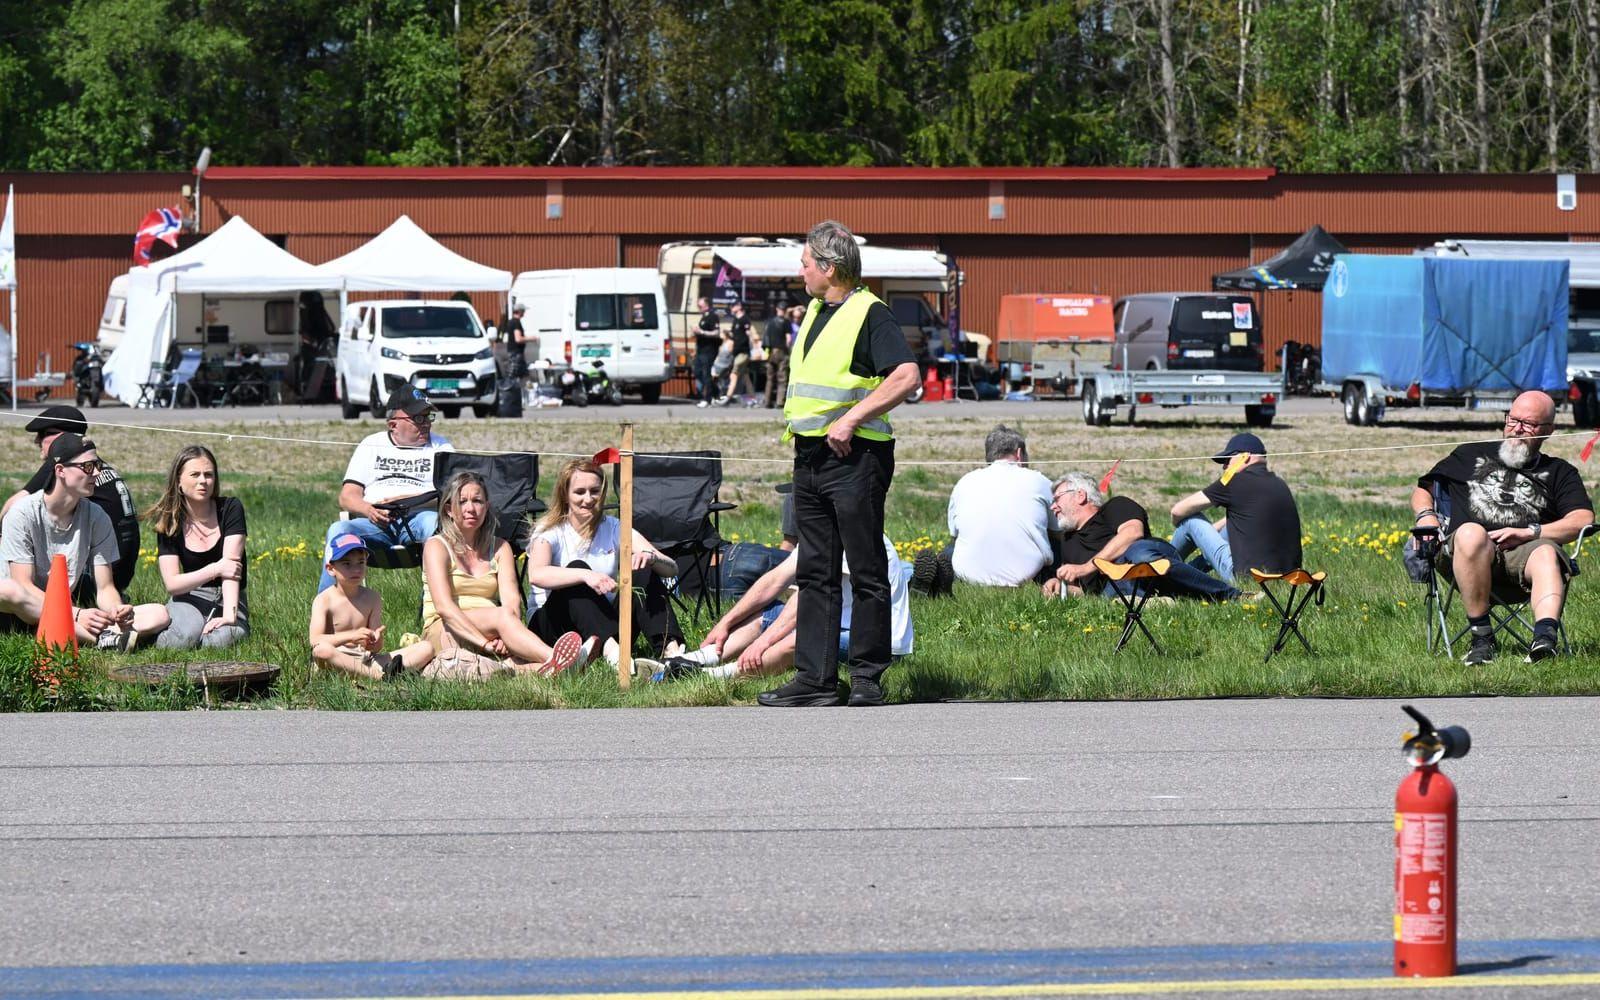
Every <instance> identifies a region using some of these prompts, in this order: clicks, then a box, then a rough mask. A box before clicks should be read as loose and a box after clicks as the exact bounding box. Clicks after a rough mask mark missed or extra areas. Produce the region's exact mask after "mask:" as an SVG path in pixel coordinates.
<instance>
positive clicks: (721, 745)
mask: <svg viewBox="0 0 1600 1000" xmlns="http://www.w3.org/2000/svg"><path fill="white" fill-rule="evenodd" d="M1596 705H1597V703H1596V702H1595V701H1593V700H1586V699H1457V700H1441V701H1435V702H1426V703H1422V704H1420V705H1419V707H1421V708H1423V710H1424V711H1426V712H1428V713H1429V714H1430V715H1431V716H1432V717H1433V718H1434V721H1435V722H1437V723H1439V724H1441V725H1443V724H1446V723H1453V724H1460V725H1464V726H1467V727H1468V728H1469V729H1470V730H1471V731H1472V734H1473V739H1474V749H1473V751H1472V754H1471V755H1470V756H1469V757H1467V758H1466V759H1465V760H1461V761H1452V762H1450V763H1449V764H1448V765H1447V770H1448V773H1449V774H1450V775H1451V776H1452V777H1453V778H1454V779H1455V781H1456V782H1457V784H1458V786H1459V787H1460V788H1461V792H1462V801H1463V807H1462V814H1461V815H1462V820H1463V832H1462V841H1463V847H1462V850H1463V855H1462V868H1461V872H1462V877H1461V896H1462V920H1461V928H1460V931H1461V938H1462V941H1463V949H1462V956H1463V961H1464V962H1465V963H1466V966H1465V968H1466V971H1467V972H1468V973H1469V974H1468V975H1466V976H1464V977H1462V979H1461V980H1460V983H1461V984H1462V986H1464V987H1466V988H1462V986H1458V987H1457V988H1454V989H1449V990H1445V991H1444V993H1443V995H1456V994H1457V993H1459V994H1460V995H1463V996H1466V995H1470V996H1474V997H1480V996H1481V997H1491V996H1492V997H1499V996H1506V997H1511V996H1518V997H1521V996H1538V997H1553V996H1561V997H1593V996H1597V995H1600V935H1597V933H1596V929H1597V928H1600V888H1597V887H1600V875H1597V873H1596V861H1597V856H1600V855H1597V850H1596V842H1597V838H1600V755H1597V753H1596V751H1597V749H1600V734H1597V732H1596V727H1595V725H1594V717H1595V709H1596ZM1406 722H1407V720H1406V719H1405V717H1404V716H1403V715H1402V714H1401V712H1400V709H1399V702H1391V701H1357V700H1302V701H1246V700H1230V701H1212V702H1153V703H1133V704H1129V703H1053V704H970V703H969V704H929V705H907V706H892V707H889V708H884V709H877V710H861V709H857V710H850V709H813V710H789V711H780V710H768V709H757V708H744V709H661V710H653V711H639V710H611V711H565V712H526V713H524V712H496V713H466V712H460V713H446V714H427V713H416V714H379V713H372V714H368V713H359V712H351V713H319V712H249V711H234V712H210V713H208V712H198V711H197V712H188V713H181V714H131V713H129V714H115V715H76V716H72V715H67V716H50V715H37V716H0V803H4V807H5V808H4V814H3V818H0V914H3V917H0V995H3V996H29V997H33V996H47V997H69V996H151V997H155V996H162V997H168V996H182V997H246V996H248V997H258V996H300V997H351V996H380V995H384V996H387V995H411V996H464V995H474V994H489V993H494V994H497V995H498V994H509V995H527V994H533V993H542V994H559V995H565V996H571V995H575V994H587V993H608V994H611V995H614V996H617V995H629V994H635V993H654V994H656V995H658V996H662V997H680V996H685V995H688V994H689V993H691V992H693V991H710V993H708V994H706V995H716V996H722V997H728V998H738V1000H750V998H756V1000H777V998H779V997H783V998H794V1000H839V998H842V997H847V996H849V997H856V996H860V997H868V998H877V1000H922V998H932V997H947V996H1008V997H1010V996H1075V995H1090V993H1091V991H1099V992H1097V993H1093V995H1104V994H1105V993H1106V992H1108V991H1110V992H1115V993H1117V994H1118V995H1173V996H1185V995H1196V996H1198V995H1207V996H1216V995H1243V994H1245V993H1256V992H1266V993H1275V994H1277V995H1285V996H1294V997H1313V996H1322V995H1334V993H1335V992H1337V995H1339V996H1363V995H1379V994H1384V993H1387V992H1388V991H1387V990H1386V989H1384V988H1383V987H1384V986H1385V985H1388V984H1392V982H1393V981H1392V980H1389V979H1388V978H1387V977H1388V976H1389V973H1390V945H1389V937H1390V932H1391V905H1392V903H1391V900H1392V888H1391V886H1392V875H1393V847H1392V843H1393V825H1392V803H1393V794H1394V789H1395V786H1396V784H1397V783H1398V781H1399V780H1400V778H1401V777H1402V776H1403V774H1404V772H1405V766H1404V762H1403V761H1402V759H1401V757H1400V754H1399V740H1400V735H1401V733H1402V731H1403V729H1404V728H1405V724H1406ZM1163 984H1166V985H1163ZM1207 984H1209V985H1207ZM695 995H699V994H695Z"/></svg>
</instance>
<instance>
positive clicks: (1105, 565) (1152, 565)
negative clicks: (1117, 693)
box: [1094, 559, 1172, 653]
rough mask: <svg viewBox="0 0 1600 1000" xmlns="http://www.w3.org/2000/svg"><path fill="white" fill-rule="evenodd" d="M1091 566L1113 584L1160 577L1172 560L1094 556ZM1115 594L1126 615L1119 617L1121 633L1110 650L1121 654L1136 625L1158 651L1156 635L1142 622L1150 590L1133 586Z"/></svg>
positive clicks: (1159, 650) (1164, 574)
mask: <svg viewBox="0 0 1600 1000" xmlns="http://www.w3.org/2000/svg"><path fill="white" fill-rule="evenodd" d="M1094 568H1095V569H1097V570H1099V571H1100V573H1101V575H1102V576H1104V577H1105V578H1106V579H1107V580H1110V581H1111V582H1113V583H1122V582H1123V581H1129V582H1133V581H1137V580H1160V579H1162V578H1163V577H1165V576H1166V575H1167V570H1169V569H1171V568H1172V560H1170V559H1153V560H1151V561H1150V562H1136V563H1114V562H1108V561H1106V560H1104V559H1096V560H1095V561H1094ZM1115 593H1116V595H1117V600H1119V601H1121V602H1122V607H1123V609H1124V610H1125V611H1126V614H1125V615H1124V616H1123V618H1122V634H1121V635H1120V636H1118V637H1117V648H1116V649H1114V650H1112V652H1114V653H1120V652H1121V651H1122V647H1123V646H1126V645H1127V644H1128V640H1129V639H1132V638H1133V630H1134V629H1136V628H1137V629H1138V630H1139V631H1140V632H1143V633H1144V637H1145V638H1146V639H1149V640H1150V645H1152V646H1154V647H1155V650H1156V652H1157V653H1160V652H1161V646H1160V645H1159V644H1158V643H1157V642H1156V637H1155V636H1153V635H1151V634H1150V629H1149V628H1147V627H1145V624H1144V606H1145V604H1146V603H1147V602H1149V600H1150V598H1151V596H1152V594H1151V591H1150V590H1149V589H1140V588H1139V587H1137V586H1135V587H1131V588H1129V592H1128V593H1126V594H1125V593H1123V592H1122V591H1121V590H1116V591H1115Z"/></svg>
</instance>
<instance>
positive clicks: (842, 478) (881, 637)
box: [758, 221, 920, 708]
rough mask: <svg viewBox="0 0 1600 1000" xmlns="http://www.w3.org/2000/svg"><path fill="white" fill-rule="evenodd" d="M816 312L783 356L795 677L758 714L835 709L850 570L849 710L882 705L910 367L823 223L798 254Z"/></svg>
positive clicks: (856, 257) (888, 321)
mask: <svg viewBox="0 0 1600 1000" xmlns="http://www.w3.org/2000/svg"><path fill="white" fill-rule="evenodd" d="M800 277H801V279H802V280H803V281H804V282H805V286H806V292H807V293H808V294H809V295H810V296H811V300H812V301H811V305H810V306H809V307H808V308H807V309H806V317H805V320H804V321H803V322H802V323H801V324H800V333H799V335H798V336H797V337H795V342H794V348H793V350H792V352H791V353H790V356H789V395H788V398H787V399H786V400H785V401H784V404H783V419H784V422H785V424H786V425H787V428H786V430H785V432H784V436H785V438H789V437H792V438H794V510H795V522H796V527H797V529H798V530H799V533H800V565H799V570H798V572H797V574H796V579H797V581H798V583H799V585H800V595H801V597H802V598H803V600H801V601H800V618H799V621H798V623H797V625H796V632H797V634H798V636H799V643H798V645H797V646H796V649H795V670H796V673H795V677H794V679H793V680H791V681H790V682H789V683H787V684H785V685H783V686H782V687H779V688H775V689H773V690H771V691H767V692H764V693H763V694H761V695H760V697H759V698H758V700H759V701H760V703H761V704H763V705H768V706H774V707H784V708H798V707H802V706H812V705H841V704H844V695H843V693H842V692H841V691H840V687H839V664H838V656H839V653H838V645H839V616H840V612H841V603H842V600H843V597H842V593H841V587H840V576H841V573H840V566H841V561H842V560H843V559H846V558H848V559H849V561H850V579H851V583H852V589H853V591H854V598H853V601H852V611H851V628H850V651H849V652H850V655H849V668H850V684H851V687H850V704H851V705H881V704H883V689H882V687H881V686H880V679H881V678H882V676H883V672H884V671H885V670H887V669H888V668H889V661H890V657H891V652H890V621H889V615H890V603H889V577H888V557H887V555H886V553H885V551H884V547H883V504H884V499H885V497H886V496H887V495H888V493H889V483H890V481H891V480H892V479H893V478H894V433H893V431H892V430H891V429H890V426H889V420H888V413H889V411H890V410H892V409H894V408H895V407H896V406H898V405H899V404H900V402H901V401H902V400H904V399H905V398H906V397H907V396H909V395H911V393H912V391H913V390H915V389H916V387H917V383H918V380H919V378H920V371H919V369H918V367H917V362H916V359H915V358H914V357H912V354H911V348H910V347H908V346H907V345H906V340H905V336H904V334H902V333H901V332H900V324H898V323H897V322H895V319H894V315H893V314H892V313H891V312H890V311H889V307H888V306H886V305H884V304H883V302H882V301H880V300H879V299H878V298H877V297H876V296H874V295H873V294H872V293H871V292H869V291H867V290H866V289H865V288H863V287H861V248H860V247H859V246H858V245H857V243H856V238H855V235H854V234H852V233H851V232H850V230H848V229H846V228H845V227H844V226H842V225H840V224H839V223H837V222H832V221H829V222H819V223H818V224H817V225H816V226H815V227H813V228H812V230H811V232H810V234H808V235H807V237H806V246H805V249H804V250H803V251H802V252H801V254H800Z"/></svg>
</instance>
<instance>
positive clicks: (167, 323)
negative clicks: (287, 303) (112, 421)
mask: <svg viewBox="0 0 1600 1000" xmlns="http://www.w3.org/2000/svg"><path fill="white" fill-rule="evenodd" d="M338 287H339V282H338V281H337V280H335V279H332V278H329V277H328V276H327V275H325V274H323V273H322V272H321V271H319V270H318V269H317V268H315V267H313V266H312V265H310V264H307V263H306V262H305V261H303V260H301V259H300V258H298V257H296V256H294V255H293V254H291V253H289V252H288V251H287V250H284V249H283V248H282V247H280V246H278V245H277V244H276V243H273V242H272V241H271V240H269V239H267V238H266V237H265V236H262V235H261V234H260V233H258V232H256V230H255V229H254V227H252V226H251V225H250V223H248V222H246V221H244V219H242V218H240V217H238V216H234V217H233V218H232V219H229V220H228V221H227V223H226V224H224V225H223V226H222V228H220V229H218V230H217V231H216V232H214V233H212V234H211V235H210V236H207V237H206V238H205V239H203V240H201V241H200V242H199V243H197V244H195V245H194V246H192V247H190V248H189V249H187V250H185V251H183V252H182V253H179V254H174V255H173V256H171V257H168V258H166V259H165V260H161V261H157V262H156V263H154V264H151V265H149V266H147V267H136V268H133V269H131V270H130V271H129V272H128V314H127V315H128V320H127V330H126V332H124V333H123V335H122V342H121V343H120V344H118V345H117V350H116V352H115V353H114V354H112V356H111V360H110V361H108V362H107V363H106V367H105V384H106V391H107V392H109V393H110V394H111V395H113V396H116V397H117V398H118V399H120V400H122V401H123V402H124V403H127V404H128V405H129V406H132V405H133V404H134V403H136V402H137V401H138V399H139V386H140V384H141V383H144V382H147V381H149V379H150V370H151V367H152V366H153V365H154V364H156V363H157V362H161V361H164V360H165V359H166V356H167V350H168V349H169V348H170V347H171V345H172V341H173V340H174V339H175V337H176V336H177V310H178V296H179V295H180V294H181V295H263V294H273V293H284V292H299V291H326V290H333V289H336V288H338Z"/></svg>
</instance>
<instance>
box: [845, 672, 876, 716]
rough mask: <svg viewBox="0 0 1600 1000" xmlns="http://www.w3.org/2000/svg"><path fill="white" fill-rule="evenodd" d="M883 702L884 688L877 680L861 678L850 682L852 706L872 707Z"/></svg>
mask: <svg viewBox="0 0 1600 1000" xmlns="http://www.w3.org/2000/svg"><path fill="white" fill-rule="evenodd" d="M882 704H883V688H881V687H879V686H878V682H877V681H869V680H867V679H866V678H864V677H863V678H860V679H858V680H854V681H851V682H850V707H851V708H872V707H874V706H877V705H882Z"/></svg>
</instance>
